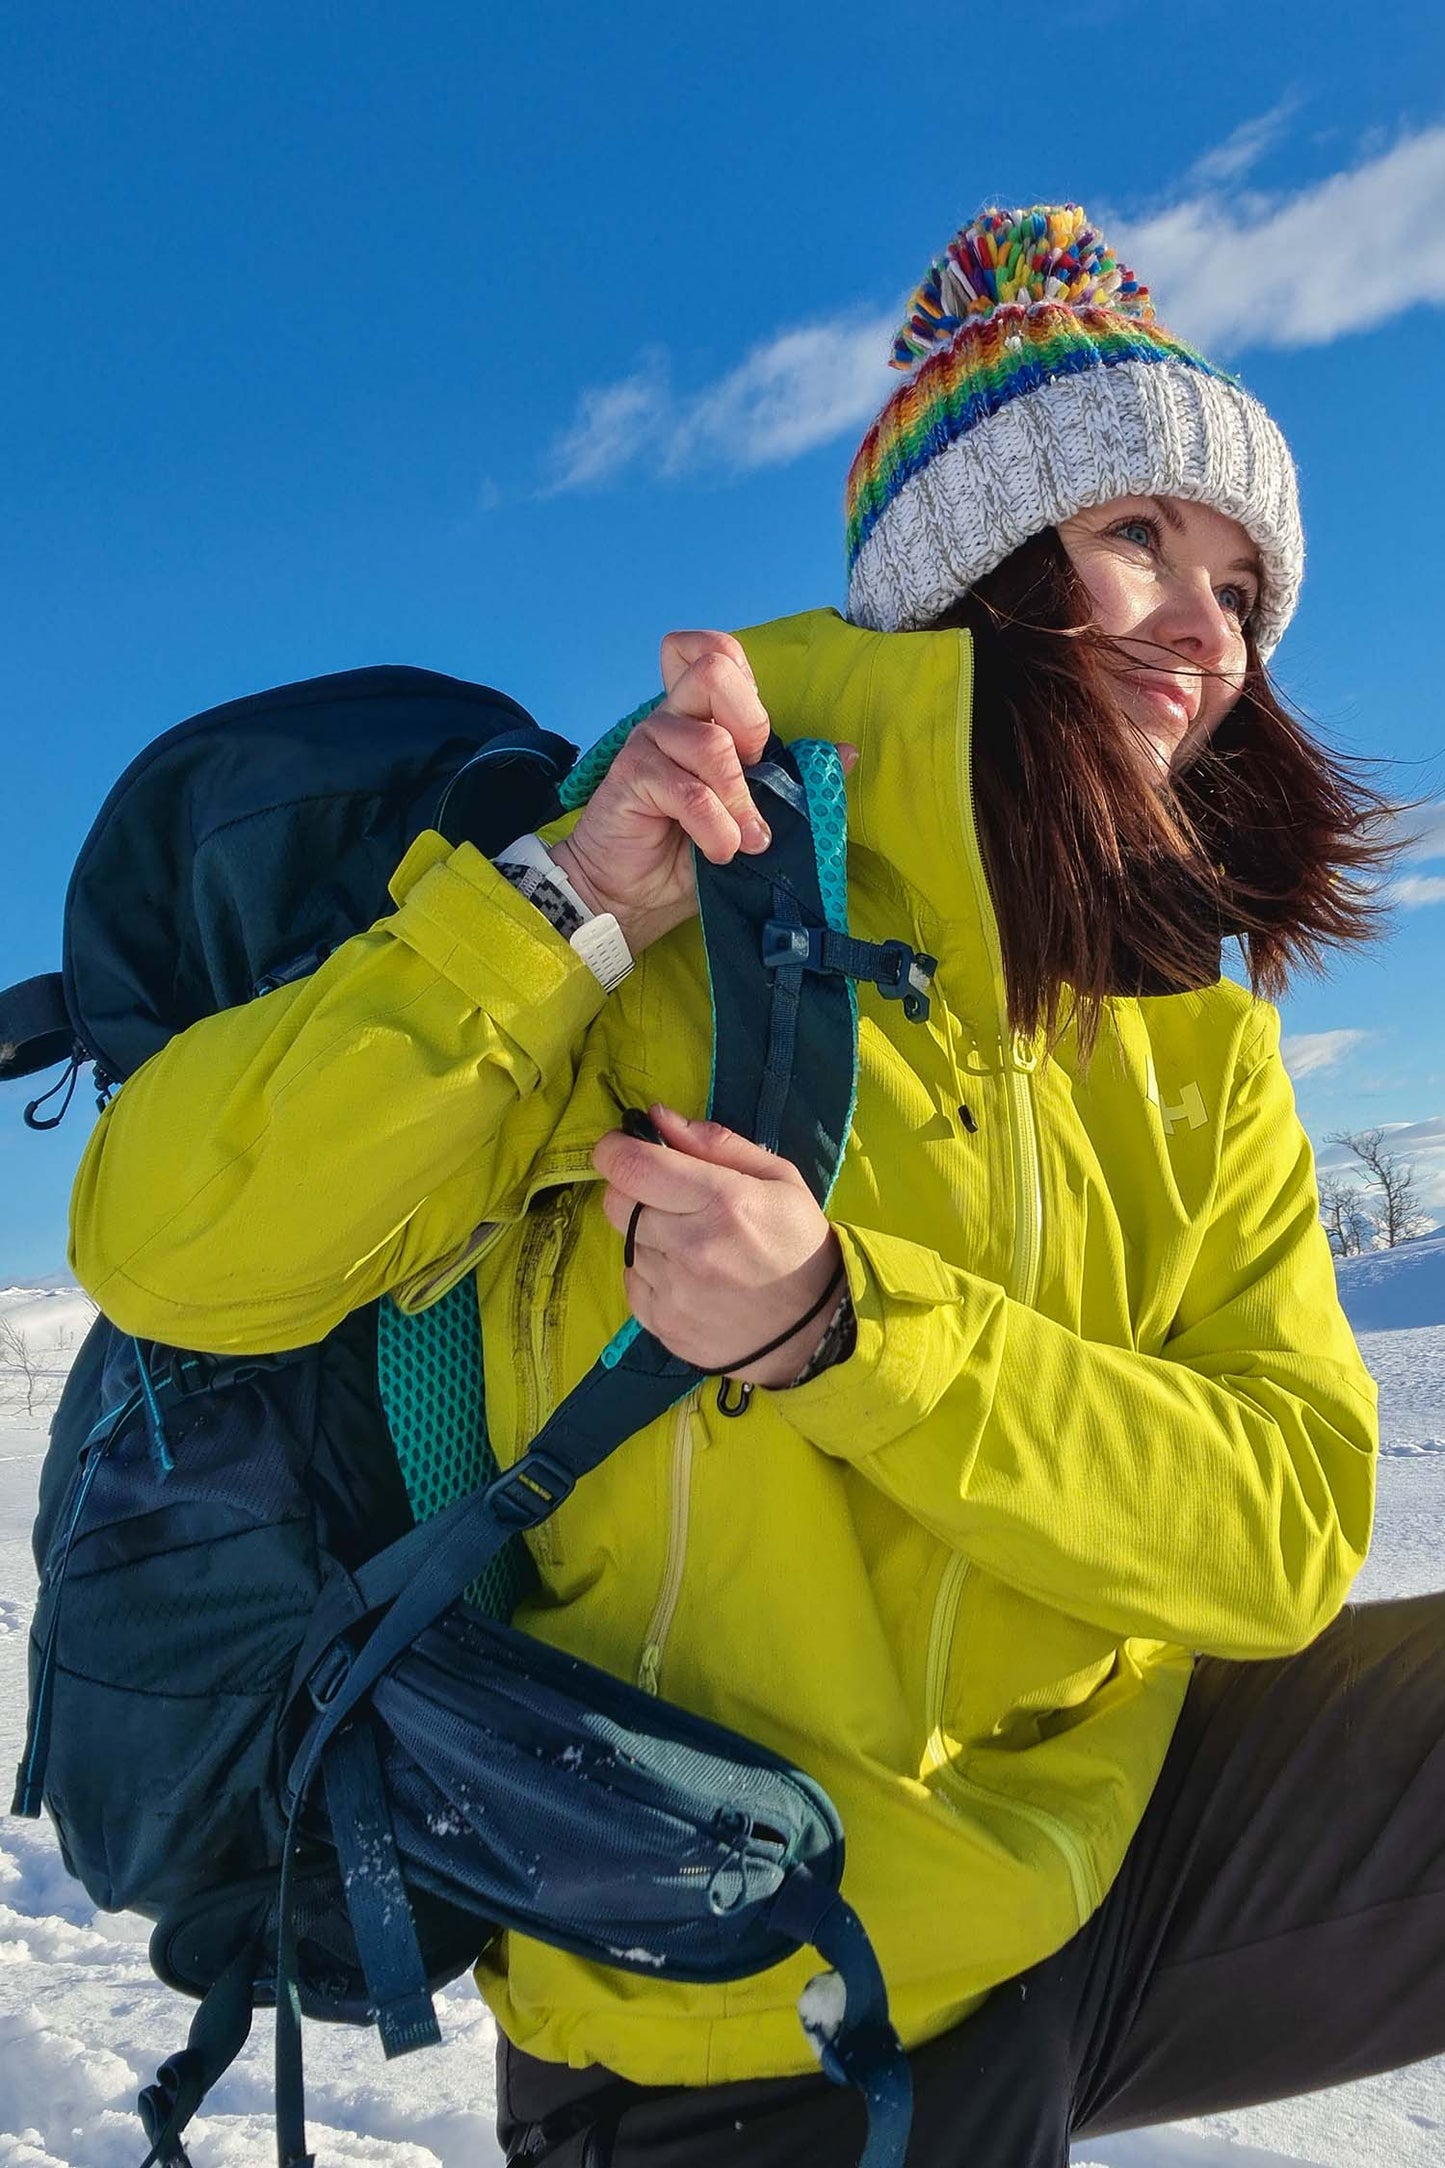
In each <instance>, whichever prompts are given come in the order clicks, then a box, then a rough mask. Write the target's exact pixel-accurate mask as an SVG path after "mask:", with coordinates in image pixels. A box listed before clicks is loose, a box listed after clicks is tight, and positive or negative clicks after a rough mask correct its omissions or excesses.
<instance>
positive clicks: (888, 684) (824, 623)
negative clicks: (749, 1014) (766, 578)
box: [739, 610, 1219, 1038]
mask: <svg viewBox="0 0 1445 2168" xmlns="http://www.w3.org/2000/svg"><path fill="white" fill-rule="evenodd" d="M739 638H740V639H741V641H742V644H743V647H744V648H745V650H746V652H747V655H748V659H749V661H750V662H751V663H752V666H753V669H754V672H755V673H756V676H757V680H758V689H759V692H760V693H761V695H762V700H763V705H764V706H765V707H766V708H767V710H768V713H769V715H770V716H771V718H772V721H773V727H774V728H775V730H776V731H777V732H778V735H779V736H780V737H782V738H785V739H792V738H828V739H831V740H832V741H833V742H834V743H842V742H847V743H851V744H854V745H856V746H857V747H858V749H859V757H858V765H857V767H856V768H855V769H854V771H853V773H852V775H851V776H850V777H849V781H848V825H849V837H850V844H851V845H852V846H853V847H856V848H861V849H864V850H866V851H869V852H871V853H873V854H874V855H875V856H876V857H877V858H879V859H882V860H883V861H885V862H886V864H887V866H888V867H889V868H890V869H891V871H892V876H893V878H894V880H895V881H898V882H901V883H902V884H903V885H904V886H905V887H906V889H907V890H908V891H909V892H910V896H911V900H912V902H913V905H914V908H915V911H916V913H917V915H918V917H919V919H920V926H921V931H922V933H923V936H924V938H925V944H926V945H928V946H931V947H934V948H935V949H936V953H937V954H938V956H939V962H940V975H944V974H946V978H947V983H948V985H949V987H950V988H951V990H952V993H953V996H954V998H955V1000H956V1002H957V1003H958V1004H959V1005H961V1006H962V1007H964V1008H965V1009H966V1010H967V1012H968V1013H969V1015H970V1017H971V1019H972V1021H973V1022H974V1024H975V1026H986V1027H987V1029H988V1032H989V1035H990V1036H991V1035H992V1034H993V1033H994V1032H997V1033H998V1034H999V1036H1000V1038H1007V1037H1008V1034H1007V1032H1006V1027H1005V1023H1004V1018H1005V1001H1004V977H1003V956H1002V951H1001V948H1000V945H999V934H998V921H997V918H996V916H995V913H994V908H993V901H992V898H991V896H990V894H989V890H988V883H987V879H986V876H985V874H984V867H983V856H982V853H981V851H980V848H979V841H978V828H977V822H976V818H975V814H974V807H973V793H972V724H973V650H972V642H971V639H970V636H969V635H968V633H966V632H961V631H949V632H869V631H865V630H864V629H863V628H861V627H859V626H857V625H850V624H849V623H847V621H846V620H845V619H844V618H842V617H840V616H839V615H838V613H837V612H836V611H835V610H811V611H808V612H805V613H804V614H803V615H801V616H797V617H785V618H778V619H775V620H774V621H773V622H772V623H770V624H766V625H758V626H754V627H753V628H751V629H750V630H748V631H746V632H743V633H741V634H740V635H739ZM1218 976H1219V970H1218V963H1217V960H1216V965H1215V968H1214V970H1213V971H1212V972H1211V973H1210V974H1209V975H1208V977H1207V978H1205V979H1202V980H1201V981H1200V982H1199V983H1201V984H1211V985H1212V984H1213V982H1214V980H1215V979H1217V978H1218ZM1183 990H1184V989H1182V988H1181V987H1179V986H1177V985H1174V984H1172V983H1167V982H1161V981H1158V980H1155V979H1152V978H1150V977H1149V976H1148V974H1146V973H1144V972H1143V971H1142V969H1141V967H1140V966H1138V964H1137V963H1135V962H1133V961H1132V959H1129V960H1121V965H1120V970H1119V976H1118V981H1117V984H1116V986H1115V988H1114V991H1115V992H1116V993H1118V994H1120V995H1126V996H1140V995H1156V994H1172V993H1178V992H1181V991H1183Z"/></svg>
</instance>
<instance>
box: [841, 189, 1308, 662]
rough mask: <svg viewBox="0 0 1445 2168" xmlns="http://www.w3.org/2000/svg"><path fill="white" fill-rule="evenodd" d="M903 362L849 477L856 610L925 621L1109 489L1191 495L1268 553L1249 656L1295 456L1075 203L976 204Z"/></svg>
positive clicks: (1265, 624)
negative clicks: (1174, 326) (1177, 333)
mask: <svg viewBox="0 0 1445 2168" xmlns="http://www.w3.org/2000/svg"><path fill="white" fill-rule="evenodd" d="M893 361H894V366H895V367H896V368H900V369H903V370H906V371H907V376H906V379H905V381H904V382H903V383H902V384H900V385H899V387H898V389H897V390H896V391H895V392H894V393H893V395H892V397H891V398H890V399H889V400H888V402H887V404H886V405H885V407H884V408H883V411H882V412H881V413H880V414H879V416H878V418H877V420H876V421H875V422H874V423H873V425H872V427H871V428H870V430H869V431H868V434H867V435H866V436H865V437H864V439H863V442H862V444H861V445H860V446H859V448H858V453H857V456H856V457H855V459H854V461H853V465H852V468H851V470H850V472H849V476H848V497H847V508H848V614H849V616H850V617H851V618H852V620H853V622H854V623H855V624H859V625H867V626H871V627H872V628H874V629H875V630H877V631H882V632H900V631H906V630H908V629H910V628H913V627H917V626H919V625H923V624H926V623H927V622H928V621H929V620H930V619H931V618H933V617H935V616H936V615H937V614H938V612H939V611H940V610H942V609H944V608H946V607H947V606H948V604H949V603H951V602H956V601H957V600H958V598H959V597H960V596H961V595H963V594H966V593H967V592H968V590H969V588H971V587H972V586H973V585H974V583H975V581H977V580H980V579H982V577H983V575H984V574H985V573H986V572H991V571H992V570H993V568H994V566H995V565H998V564H1002V562H1003V560H1004V559H1005V557H1007V556H1009V555H1011V553H1012V552H1013V551H1014V550H1016V549H1017V548H1018V547H1019V545H1020V543H1022V542H1026V541H1027V540H1028V539H1029V537H1030V536H1031V535H1036V534H1041V533H1042V532H1043V531H1044V529H1045V528H1048V527H1055V526H1057V525H1058V523H1059V522H1060V520H1064V519H1068V518H1070V517H1071V516H1072V515H1073V514H1074V513H1075V512H1080V511H1083V510H1084V509H1085V508H1086V507H1087V506H1090V505H1096V504H1106V503H1108V502H1109V501H1110V500H1111V499H1112V498H1114V497H1125V496H1162V497H1183V498H1187V499H1191V500H1193V501H1194V502H1196V503H1200V504H1208V505H1212V506H1213V507H1214V508H1215V510H1216V511H1219V512H1223V513H1225V514H1226V515H1227V516H1228V517H1229V518H1230V519H1235V520H1238V522H1239V524H1240V525H1241V526H1242V527H1243V528H1244V529H1245V530H1246V532H1247V533H1248V534H1249V536H1250V538H1251V540H1252V541H1253V542H1254V544H1255V546H1256V547H1257V549H1258V550H1259V553H1260V564H1261V572H1262V593H1261V595H1260V599H1259V603H1258V606H1257V609H1256V612H1255V618H1254V626H1253V630H1254V634H1255V638H1256V640H1257V642H1258V645H1259V650H1260V653H1261V655H1263V656H1266V657H1267V656H1268V655H1270V654H1271V653H1272V652H1273V650H1274V649H1275V647H1277V646H1278V644H1279V640H1280V636H1281V634H1282V633H1283V632H1284V629H1285V626H1286V625H1287V624H1288V623H1289V620H1290V618H1291V617H1292V616H1293V614H1294V609H1295V604H1296V602H1297V600H1298V598H1299V589H1300V581H1301V578H1302V576H1303V572H1304V538H1303V535H1302V533H1301V529H1300V518H1299V495H1298V487H1297V484H1296V480H1295V470H1294V462H1293V460H1292V459H1291V458H1290V454H1289V448H1288V446H1287V445H1286V443H1285V441H1284V438H1283V437H1282V436H1281V435H1280V432H1279V430H1278V428H1277V427H1276V426H1275V424H1274V423H1273V422H1272V421H1271V420H1270V418H1269V416H1268V414H1266V412H1265V410H1264V408H1263V407H1262V406H1261V405H1260V404H1259V402H1258V401H1257V400H1255V399H1252V398H1251V397H1250V395H1249V393H1248V392H1247V391H1245V390H1244V389H1243V387H1242V386H1241V385H1240V384H1239V383H1238V382H1237V381H1236V380H1235V379H1234V378H1233V377H1230V376H1227V375H1225V374H1224V372H1223V371H1222V370H1220V369H1217V368H1215V366H1214V365H1213V364H1212V363H1211V362H1208V361H1206V360H1205V358H1204V356H1203V355H1202V354H1197V353H1195V351H1194V350H1193V348H1192V347H1188V346H1185V345H1184V344H1183V343H1182V341H1180V340H1178V339H1175V338H1173V337H1172V336H1171V335H1170V334H1169V333H1168V332H1167V331H1165V330H1164V328H1163V326H1162V325H1160V324H1158V323H1157V322H1156V321H1155V317H1154V308H1153V304H1152V302H1151V301H1150V299H1149V292H1148V289H1147V287H1144V286H1141V285H1140V284H1139V283H1138V281H1137V280H1136V279H1135V277H1134V274H1133V272H1132V271H1130V270H1128V269H1127V268H1126V267H1125V266H1123V265H1121V264H1119V263H1118V262H1117V261H1116V260H1115V258H1114V257H1113V256H1112V255H1111V254H1110V252H1109V249H1108V247H1107V244H1106V243H1105V241H1104V239H1103V236H1102V235H1101V234H1099V233H1097V232H1096V231H1095V230H1094V228H1093V227H1091V226H1090V225H1089V224H1088V222H1087V220H1086V218H1085V216H1084V213H1083V211H1082V210H1080V208H1079V206H1078V205H1077V204H1064V205H1062V206H1054V205H1047V204H1044V205H1039V206H1037V207H1035V208H1032V209H1027V210H990V211H985V212H983V213H982V214H981V215H980V216H979V217H978V218H976V219H974V220H973V222H972V223H971V224H970V225H968V226H965V227H964V228H963V230H962V231H961V232H960V233H958V234H956V235H955V237H954V238H953V240H952V241H950V243H949V245H948V248H947V250H946V252H945V254H944V255H943V256H941V257H940V258H939V259H938V260H937V261H936V262H935V263H933V264H932V265H931V266H930V269H929V272H928V276H927V277H926V278H925V280H924V281H923V284H922V285H921V286H920V287H919V288H918V291H917V293H916V294H915V295H914V297H913V300H912V302H911V304H910V307H909V314H908V319H907V321H906V323H905V324H904V326H903V329H902V330H901V331H900V333H899V335H898V339H897V341H896V342H895V345H894V350H893Z"/></svg>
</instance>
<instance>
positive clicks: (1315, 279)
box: [1119, 126, 1445, 354]
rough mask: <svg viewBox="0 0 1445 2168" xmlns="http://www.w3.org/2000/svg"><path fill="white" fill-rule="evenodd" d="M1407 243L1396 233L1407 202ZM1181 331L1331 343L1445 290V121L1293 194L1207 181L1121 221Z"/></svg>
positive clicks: (1129, 253) (1127, 249)
mask: <svg viewBox="0 0 1445 2168" xmlns="http://www.w3.org/2000/svg"><path fill="white" fill-rule="evenodd" d="M1402 203H1405V204H1408V205H1409V206H1410V220H1409V227H1410V239H1409V243H1408V245H1403V244H1402V245H1400V246H1396V245H1394V243H1393V241H1392V240H1391V238H1390V237H1391V236H1393V235H1396V234H1398V233H1399V231H1400V206H1401V204H1402ZM1119 243H1120V247H1121V250H1122V253H1123V255H1124V256H1125V257H1126V258H1127V260H1128V261H1129V262H1130V263H1131V264H1134V265H1136V266H1138V267H1139V271H1140V276H1141V277H1142V278H1143V279H1144V281H1145V283H1146V284H1147V285H1148V286H1149V288H1150V290H1151V291H1152V292H1153V294H1154V296H1155V299H1156V302H1157V305H1158V307H1159V313H1160V315H1161V316H1162V317H1163V319H1164V322H1165V323H1166V324H1168V326H1169V328H1170V329H1171V330H1172V331H1176V332H1178V333H1179V335H1180V336H1181V337H1182V338H1187V339H1189V340H1191V341H1192V342H1194V343H1196V344H1198V345H1200V346H1202V347H1203V348H1204V350H1205V351H1206V352H1207V353H1211V354H1215V353H1232V352H1238V351H1239V350H1240V349H1241V348H1244V347H1260V346H1272V347H1300V346H1323V345H1327V344H1328V343H1329V342H1330V341H1331V340H1333V339H1338V338H1343V337H1344V336H1346V335H1347V334H1348V333H1350V332H1355V331H1365V330H1367V329H1369V328H1370V326H1372V325H1374V324H1381V323H1384V322H1385V321H1386V320H1387V318H1389V317H1392V316H1399V315H1400V314H1402V313H1403V311H1404V310H1406V309H1408V308H1411V307H1413V306H1415V305H1416V304H1418V303H1424V304H1430V305H1433V306H1435V307H1438V306H1439V305H1440V303H1441V302H1442V301H1445V126H1439V127H1434V128H1426V129H1423V130H1421V131H1420V132H1419V133H1418V134H1416V135H1411V136H1406V137H1404V138H1402V140H1401V141H1400V142H1398V143H1396V144H1395V145H1394V146H1393V147H1392V148H1391V149H1389V150H1386V151H1383V152H1380V153H1378V154H1377V155H1374V156H1371V157H1366V158H1364V159H1363V160H1362V161H1361V162H1360V163H1359V164H1357V165H1356V166H1354V167H1352V168H1351V169H1349V170H1348V171H1346V172H1343V173H1333V174H1330V175H1329V176H1328V177H1327V178H1326V179H1325V180H1322V181H1316V182H1314V183H1312V184H1311V186H1309V187H1308V188H1303V189H1300V190H1299V191H1297V192H1296V193H1295V194H1293V195H1287V196H1286V195H1276V196H1269V197H1258V196H1246V197H1244V198H1242V199H1240V200H1239V201H1237V202H1233V203H1231V202H1230V200H1229V199H1228V198H1227V197H1226V196H1225V195H1224V194H1222V193H1221V192H1219V191H1217V190H1214V189H1205V190H1204V191H1203V192H1202V193H1200V194H1197V195H1192V196H1189V197H1186V198H1185V199H1184V200H1183V201H1181V202H1179V203H1177V204H1175V205H1173V206H1172V207H1171V208H1170V209H1168V210H1164V211H1160V212H1159V213H1157V214H1156V215H1155V216H1154V217H1152V218H1146V219H1142V220H1136V221H1133V222H1131V223H1128V224H1127V225H1125V226H1123V227H1121V228H1120V231H1119Z"/></svg>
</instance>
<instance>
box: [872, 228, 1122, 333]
mask: <svg viewBox="0 0 1445 2168" xmlns="http://www.w3.org/2000/svg"><path fill="white" fill-rule="evenodd" d="M1051 304H1052V305H1054V306H1057V307H1061V308H1070V309H1081V308H1094V309H1109V310H1112V311H1113V312H1114V313H1115V314H1116V315H1119V316H1129V317H1134V318H1135V319H1137V320H1138V321H1139V322H1140V323H1145V324H1152V323H1153V321H1154V304H1153V303H1152V301H1151V300H1150V298H1149V289H1148V287H1147V286H1141V285H1140V283H1139V281H1138V280H1137V279H1136V278H1135V276H1134V274H1133V272H1132V271H1131V270H1130V269H1129V268H1128V266H1127V265H1126V264H1121V263H1120V262H1119V261H1118V259H1117V257H1116V256H1115V255H1114V254H1113V252H1112V251H1111V250H1110V248H1109V245H1108V243H1107V242H1106V241H1105V239H1104V237H1103V235H1102V234H1101V233H1099V232H1098V231H1096V229H1095V228H1094V227H1093V226H1091V225H1089V224H1088V222H1087V220H1086V218H1085V216H1084V213H1083V211H1082V210H1081V209H1080V207H1079V205H1078V204H1077V203H1065V204H1059V205H1054V204H1045V205H1041V206H1040V207H1039V208H1038V209H1037V210H1029V211H1002V210H997V209H995V210H989V211H984V212H982V213H981V214H980V215H979V217H977V218H975V219H974V220H973V221H972V222H971V223H970V224H969V225H967V226H965V227H964V228H963V230H962V232H961V233H957V234H955V235H954V237H953V239H952V240H951V241H950V242H949V244H948V247H947V249H946V250H945V252H944V254H943V255H942V256H940V257H938V258H936V259H935V261H934V262H933V263H932V264H930V265H929V268H928V273H927V275H926V277H925V278H924V280H923V283H922V285H921V286H919V288H918V290H917V291H916V293H915V294H914V295H913V298H912V300H911V301H910V302H909V305H908V315H907V317H906V319H905V321H904V323H903V325H902V326H901V328H900V330H899V332H898V336H897V338H896V339H895V340H894V342H893V356H892V366H893V367H894V368H895V369H912V368H913V367H914V366H915V365H916V364H917V363H918V362H919V361H921V360H923V359H924V357H925V356H926V355H928V354H930V353H931V352H933V351H934V349H935V348H936V347H937V346H938V345H939V344H940V343H942V342H944V341H946V340H948V339H951V338H952V337H953V335H954V333H955V332H957V331H961V330H962V329H963V327H964V325H965V324H967V323H968V322H970V321H971V320H976V319H977V318H979V317H984V316H988V315H991V314H992V312H993V311H994V310H995V309H998V308H1003V307H1009V306H1013V307H1023V308H1040V307H1046V306H1049V305H1051Z"/></svg>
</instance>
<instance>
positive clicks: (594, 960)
mask: <svg viewBox="0 0 1445 2168" xmlns="http://www.w3.org/2000/svg"><path fill="white" fill-rule="evenodd" d="M572 946H573V948H574V949H576V951H577V954H578V955H579V956H580V957H581V958H582V961H583V963H584V964H586V966H587V968H588V970H589V971H591V972H593V973H594V974H595V976H596V977H597V978H598V979H600V980H601V982H602V991H603V992H604V993H605V994H610V993H611V991H612V989H613V987H614V986H619V985H620V984H621V983H622V981H623V980H624V979H625V978H626V976H627V974H628V972H629V971H630V970H631V969H632V951H631V949H630V948H629V947H628V946H627V936H626V935H625V934H624V933H623V931H622V928H621V927H620V926H619V925H618V923H617V921H616V919H615V918H614V917H613V915H612V913H611V912H610V911H598V912H596V913H594V915H593V916H592V917H591V918H589V919H588V920H587V921H586V922H585V924H583V925H581V926H579V927H578V928H577V931H576V932H575V933H574V934H573V936H572Z"/></svg>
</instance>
